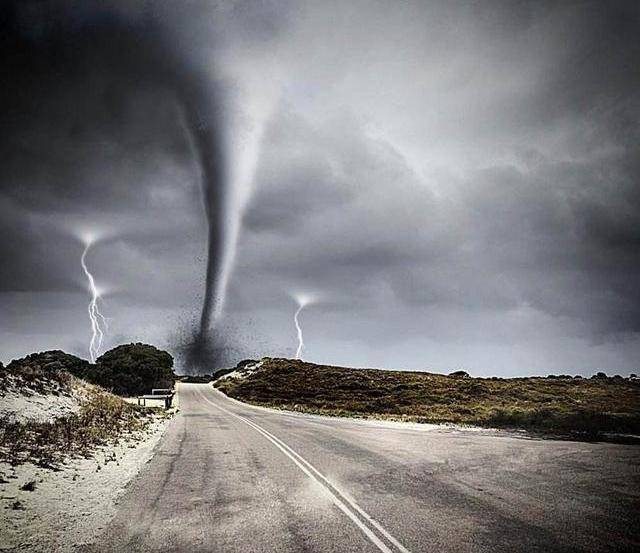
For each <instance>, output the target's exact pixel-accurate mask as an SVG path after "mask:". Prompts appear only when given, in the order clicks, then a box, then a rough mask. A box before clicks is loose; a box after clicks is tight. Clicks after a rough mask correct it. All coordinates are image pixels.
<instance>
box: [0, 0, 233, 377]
mask: <svg viewBox="0 0 640 553" xmlns="http://www.w3.org/2000/svg"><path fill="white" fill-rule="evenodd" d="M129 4H130V3H128V2H125V3H120V2H114V5H113V6H111V5H108V3H105V2H101V1H98V0H95V1H91V0H89V1H87V2H86V3H83V9H81V10H80V9H74V6H75V4H74V3H71V4H70V6H71V7H68V6H67V5H66V4H64V3H60V5H59V6H56V7H55V9H54V8H52V7H50V6H49V5H48V3H42V5H40V3H36V4H34V6H33V9H32V10H23V9H19V6H18V3H15V6H14V5H13V4H11V5H10V6H9V7H8V8H6V9H5V8H4V7H3V8H0V15H1V16H2V18H3V20H7V21H8V22H9V23H10V25H9V28H10V29H12V31H11V34H10V35H9V36H8V37H6V40H9V41H12V43H15V44H17V45H19V48H18V51H19V53H20V55H19V56H18V57H16V60H15V61H14V62H13V63H16V64H20V67H25V68H27V69H29V72H30V74H37V75H38V76H39V79H40V81H41V83H45V84H39V86H40V87H41V88H42V90H43V91H47V90H48V88H47V86H46V84H51V85H55V86H56V87H57V88H55V91H56V93H57V95H58V96H56V98H57V99H58V100H59V101H60V102H63V103H64V102H66V103H68V104H69V106H70V108H69V109H73V107H72V106H73V105H75V104H76V103H81V104H83V103H87V102H93V103H95V109H94V110H93V112H95V113H96V114H97V117H96V119H95V120H87V121H86V124H87V125H92V124H101V125H104V126H105V127H106V128H108V130H113V131H114V132H120V131H126V124H125V122H124V121H123V113H125V111H124V109H125V108H124V107H123V106H125V105H126V99H127V98H129V97H135V96H136V94H140V92H143V93H144V92H145V91H148V90H153V91H154V92H159V93H161V94H165V95H166V96H167V97H168V98H171V99H172V100H173V103H174V105H175V108H176V120H177V121H176V130H177V131H178V132H180V131H181V130H182V131H183V132H185V131H186V133H187V135H188V137H189V142H190V144H191V147H192V152H193V156H194V159H195V160H196V162H197V166H198V169H199V170H198V173H199V175H198V176H199V179H200V187H201V194H202V204H203V211H204V216H205V218H206V228H207V236H206V246H205V248H206V268H205V275H204V295H203V300H202V306H201V310H200V312H199V313H198V318H197V321H194V324H193V328H192V329H190V332H189V334H188V338H186V339H184V341H186V342H187V344H186V345H183V347H184V348H185V351H186V352H187V356H186V357H187V363H191V364H192V365H193V367H194V368H196V367H204V366H210V365H211V363H210V360H209V359H205V358H204V356H205V355H206V354H207V352H208V351H210V350H211V348H210V347H209V344H210V341H211V340H212V337H211V330H212V329H211V327H212V325H213V324H214V322H215V321H214V319H215V318H216V313H219V311H220V309H221V305H222V295H223V294H224V278H223V274H222V273H223V268H224V267H225V263H227V264H228V259H230V255H229V251H230V245H229V236H230V235H231V234H230V231H229V229H228V228H226V227H227V226H228V225H227V224H226V221H227V220H228V219H229V217H227V215H226V210H227V209H228V201H227V192H228V183H227V180H228V179H227V176H226V170H225V163H226V155H225V151H224V149H225V148H224V145H225V143H226V132H225V121H224V120H223V117H222V116H221V114H222V113H223V111H224V110H223V109H222V108H221V95H220V91H221V90H222V86H221V81H219V80H217V75H216V72H215V68H214V67H213V61H214V60H213V59H212V58H213V57H214V52H215V47H216V43H215V38H214V37H213V36H212V35H209V34H207V35H206V38H204V39H203V38H202V35H198V34H197V33H195V34H194V33H191V32H190V26H189V25H190V23H191V22H192V19H190V18H195V17H196V16H198V14H199V13H200V11H199V10H198V9H196V8H195V7H194V8H193V9H191V10H189V9H185V8H183V7H182V6H181V5H180V6H177V7H171V6H170V5H166V6H165V5H162V6H160V5H159V6H158V7H157V9H134V7H131V9H129V8H130V6H129ZM5 12H6V13H5ZM25 29H26V30H28V29H39V30H40V32H38V33H25ZM25 71H26V69H25ZM61 83H68V85H67V84H65V86H64V87H63V86H62V85H61ZM85 90H87V91H88V92H87V93H86V94H85ZM164 105H166V104H164ZM160 115H165V116H166V114H159V116H160ZM181 126H182V128H181ZM178 347H180V346H178Z"/></svg>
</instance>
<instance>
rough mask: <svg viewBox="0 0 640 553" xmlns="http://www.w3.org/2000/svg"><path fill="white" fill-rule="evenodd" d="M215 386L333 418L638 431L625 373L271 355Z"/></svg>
mask: <svg viewBox="0 0 640 553" xmlns="http://www.w3.org/2000/svg"><path fill="white" fill-rule="evenodd" d="M236 374H237V373H236ZM214 385H215V386H216V387H218V388H219V389H220V390H222V391H223V392H225V393H226V394H227V395H229V396H231V397H234V398H236V399H239V400H242V401H246V402H249V403H254V404H257V405H264V406H270V407H277V408H283V409H289V410H294V411H303V412H311V413H319V414H327V415H338V416H355V417H376V418H387V419H395V420H408V421H415V422H432V423H442V422H450V423H459V424H471V425H480V426H490V427H509V428H513V427H515V428H526V429H532V430H537V431H543V432H553V433H559V434H565V433H582V434H585V435H589V436H593V435H597V434H598V433H600V432H621V433H634V434H640V383H639V382H638V381H633V380H628V379H622V378H619V377H618V378H591V379H582V378H571V377H556V378H509V379H495V378H468V377H467V378H465V377H455V376H446V375H441V374H433V373H424V372H407V371H388V370H377V369H350V368H344V367H332V366H324V365H315V364H312V363H304V362H301V361H296V360H289V359H270V358H266V359H264V360H263V362H262V364H261V365H260V367H259V368H258V369H257V370H254V371H252V370H251V369H249V370H246V372H244V374H243V373H242V372H240V374H239V375H237V376H236V377H235V378H234V374H233V373H232V375H231V377H228V378H222V379H219V380H217V381H216V382H215V384H214Z"/></svg>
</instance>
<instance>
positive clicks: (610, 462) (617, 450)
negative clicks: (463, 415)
mask: <svg viewBox="0 0 640 553" xmlns="http://www.w3.org/2000/svg"><path fill="white" fill-rule="evenodd" d="M179 397H180V409H181V411H180V413H179V415H178V416H177V417H176V418H175V419H174V420H173V421H172V422H171V424H170V427H169V429H168V430H167V433H166V435H165V437H164V438H163V440H162V442H161V444H160V446H159V448H158V450H157V453H156V455H155V456H154V457H153V459H152V460H151V461H150V462H149V463H148V464H147V465H146V466H145V468H144V469H143V470H142V472H141V473H140V475H139V476H138V478H137V479H136V480H135V481H134V482H133V484H132V485H131V486H130V487H129V489H128V491H127V493H126V494H125V496H124V497H123V499H122V500H121V502H120V504H119V510H118V514H117V515H116V517H115V519H114V520H113V521H112V522H111V524H110V525H109V526H108V528H107V530H106V531H105V533H104V534H103V535H101V536H98V537H97V539H96V545H95V546H93V547H92V548H91V549H90V551H92V552H95V551H105V552H106V551H108V552H114V551H117V552H120V551H121V552H125V551H126V552H132V551H134V552H135V551H144V552H155V551H163V552H172V551H175V552H189V553H196V552H216V551H220V552H227V551H228V552H243V553H246V552H276V551H277V552H282V551H284V552H286V551H304V552H307V551H309V552H312V551H314V552H315V551H318V552H329V551H334V552H347V551H354V552H355V551H357V552H361V551H362V552H373V553H376V552H378V553H379V552H380V551H384V552H404V553H406V552H407V551H411V552H418V551H424V552H450V551H451V552H453V551H455V552H463V551H464V552H472V551H473V552H477V551H486V552H492V553H493V552H502V551H504V552H509V553H513V552H519V551H526V552H535V551H540V552H545V553H549V552H553V551H598V552H600V551H632V550H634V549H635V550H640V549H639V548H640V530H639V527H638V513H639V512H640V501H639V500H640V470H639V467H640V446H633V445H629V446H624V445H614V444H603V443H590V444H588V443H578V442H568V441H556V440H539V439H530V438H527V437H525V436H517V435H513V434H505V433H494V432H489V431H473V430H465V431H460V430H454V429H443V428H435V429H434V428H432V427H420V426H418V425H400V424H392V423H378V422H371V421H356V420H346V419H330V418H324V417H314V416H305V415H297V414H287V413H279V412H275V411H270V410H266V409H261V408H256V407H250V406H247V405H244V404H240V403H238V402H235V401H233V400H230V399H228V398H227V397H225V396H223V395H222V394H220V393H219V392H217V391H215V390H213V389H212V387H211V386H209V385H204V384H182V385H181V386H180V390H179Z"/></svg>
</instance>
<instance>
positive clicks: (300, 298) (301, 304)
mask: <svg viewBox="0 0 640 553" xmlns="http://www.w3.org/2000/svg"><path fill="white" fill-rule="evenodd" d="M290 295H291V297H292V298H293V299H294V300H296V303H297V304H298V309H297V310H296V312H295V314H294V316H293V322H294V324H295V325H296V331H297V333H298V349H297V350H296V359H300V358H301V356H302V350H304V340H303V339H302V327H301V326H300V312H301V311H302V310H303V309H304V308H305V307H306V306H307V305H309V304H312V303H317V302H318V296H317V294H313V295H312V294H303V293H292V294H290Z"/></svg>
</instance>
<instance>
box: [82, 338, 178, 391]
mask: <svg viewBox="0 0 640 553" xmlns="http://www.w3.org/2000/svg"><path fill="white" fill-rule="evenodd" d="M95 366H96V372H95V374H92V375H87V376H88V377H89V378H86V377H85V376H83V375H76V376H80V377H81V378H85V380H89V381H90V382H94V383H95V384H99V385H100V386H102V387H103V388H106V389H108V390H111V391H112V392H113V393H115V394H118V395H121V396H134V395H142V394H148V393H150V392H151V389H152V388H173V384H174V382H175V379H176V375H175V373H174V372H173V357H171V355H170V354H169V353H167V352H166V351H163V350H160V349H158V348H155V347H154V346H149V345H147V344H140V343H138V344H126V345H122V346H118V347H117V348H114V349H112V350H110V351H108V352H106V353H105V354H103V355H101V356H100V357H98V359H96V365H95ZM90 378H91V380H90Z"/></svg>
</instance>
